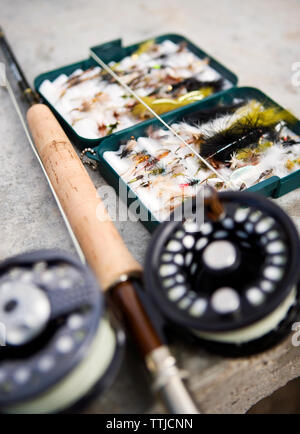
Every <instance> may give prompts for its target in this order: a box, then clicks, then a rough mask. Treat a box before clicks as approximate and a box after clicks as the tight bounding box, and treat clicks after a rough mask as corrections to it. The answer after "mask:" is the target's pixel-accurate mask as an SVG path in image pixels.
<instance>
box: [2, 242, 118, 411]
mask: <svg viewBox="0 0 300 434" xmlns="http://www.w3.org/2000/svg"><path fill="white" fill-rule="evenodd" d="M0 325H1V326H2V327H1V330H2V331H3V330H4V331H5V333H4V334H5V336H2V337H4V338H5V342H4V343H5V346H1V347H0V411H1V412H3V413H51V412H61V411H66V410H67V409H70V408H71V407H74V406H75V405H76V406H77V405H78V404H79V403H83V402H84V401H86V400H87V398H88V397H90V396H92V395H93V394H95V393H96V392H97V393H98V392H99V391H100V390H102V389H103V388H104V387H107V385H108V384H110V382H111V381H112V379H113V377H114V375H115V373H116V371H117V368H118V366H119V364H120V360H121V357H120V355H121V352H122V351H121V350H122V347H123V343H124V334H123V332H122V331H121V330H120V328H119V327H118V326H117V325H116V323H115V321H114V320H113V321H111V318H108V316H107V313H106V312H105V310H104V301H103V297H102V294H101V292H100V290H99V286H98V283H97V281H96V279H95V278H94V276H93V274H92V273H91V271H90V270H89V269H88V268H87V267H86V266H83V265H82V264H81V263H80V262H79V261H78V260H77V259H74V258H73V257H71V256H70V255H68V254H66V253H62V252H59V251H52V250H51V251H46V250H43V251H38V252H32V253H29V254H23V255H19V256H16V257H13V258H10V259H8V260H6V261H4V262H3V263H2V264H0Z"/></svg>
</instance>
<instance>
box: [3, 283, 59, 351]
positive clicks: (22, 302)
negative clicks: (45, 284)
mask: <svg viewBox="0 0 300 434" xmlns="http://www.w3.org/2000/svg"><path fill="white" fill-rule="evenodd" d="M50 312H51V306H50V302H49V300H48V297H47V296H46V295H45V294H44V293H43V292H42V291H41V290H40V289H39V288H38V287H37V286H36V285H33V284H31V283H26V282H18V281H16V282H6V283H4V284H2V286H0V318H1V321H2V323H3V324H5V328H6V345H25V344H27V343H29V342H30V341H31V340H33V339H34V338H36V337H37V336H38V335H39V334H40V333H41V332H42V331H43V330H44V329H45V327H46V325H47V323H48V321H49V319H50Z"/></svg>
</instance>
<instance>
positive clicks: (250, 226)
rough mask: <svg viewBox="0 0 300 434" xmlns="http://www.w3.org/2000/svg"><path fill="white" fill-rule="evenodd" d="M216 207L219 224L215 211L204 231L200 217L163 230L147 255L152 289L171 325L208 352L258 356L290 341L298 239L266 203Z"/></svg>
mask: <svg viewBox="0 0 300 434" xmlns="http://www.w3.org/2000/svg"><path fill="white" fill-rule="evenodd" d="M215 200H216V201H217V202H216V203H215V205H214V207H215V209H219V214H218V216H217V218H215V217H214V216H213V213H212V212H211V209H210V206H211V205H210V206H209V207H207V206H205V209H204V222H203V223H202V224H197V219H196V218H195V217H194V218H192V219H187V220H185V221H184V222H182V221H180V222H178V221H170V222H165V223H162V224H161V225H160V226H159V227H158V229H157V230H156V232H155V234H154V236H153V238H152V240H151V243H150V246H149V249H148V252H147V256H146V265H145V282H146V288H147V291H148V292H149V294H151V296H152V297H153V298H154V301H155V303H156V304H157V306H159V308H160V309H161V311H162V312H163V314H164V316H165V317H166V318H167V319H168V320H170V321H171V322H172V323H174V324H176V325H178V326H180V327H181V328H184V329H188V330H189V331H190V332H191V333H192V334H193V335H194V336H196V337H198V338H200V339H201V341H202V343H203V344H204V345H205V346H206V347H207V348H209V349H211V350H213V351H215V352H218V353H222V354H225V355H226V354H227V355H230V356H240V355H246V354H251V353H255V352H259V351H261V350H263V349H266V348H267V347H270V346H271V345H273V344H275V343H276V342H278V341H279V340H280V339H281V338H283V337H284V336H286V335H287V334H288V333H289V332H290V331H291V323H292V322H293V321H295V319H296V317H297V314H298V312H299V293H300V291H299V264H298V258H299V251H300V244H299V237H298V234H297V231H296V228H295V226H294V224H293V222H292V221H291V219H290V218H289V217H288V216H287V215H286V214H285V213H284V212H283V211H282V210H281V209H280V208H279V207H278V206H277V205H275V204H274V203H273V202H271V201H270V200H267V199H265V198H264V197H262V196H259V195H256V194H253V193H249V192H225V193H220V194H219V195H218V196H217V197H216V199H215ZM189 207H190V211H191V210H192V209H193V208H195V201H192V202H191V204H190V205H189ZM173 220H174V219H173Z"/></svg>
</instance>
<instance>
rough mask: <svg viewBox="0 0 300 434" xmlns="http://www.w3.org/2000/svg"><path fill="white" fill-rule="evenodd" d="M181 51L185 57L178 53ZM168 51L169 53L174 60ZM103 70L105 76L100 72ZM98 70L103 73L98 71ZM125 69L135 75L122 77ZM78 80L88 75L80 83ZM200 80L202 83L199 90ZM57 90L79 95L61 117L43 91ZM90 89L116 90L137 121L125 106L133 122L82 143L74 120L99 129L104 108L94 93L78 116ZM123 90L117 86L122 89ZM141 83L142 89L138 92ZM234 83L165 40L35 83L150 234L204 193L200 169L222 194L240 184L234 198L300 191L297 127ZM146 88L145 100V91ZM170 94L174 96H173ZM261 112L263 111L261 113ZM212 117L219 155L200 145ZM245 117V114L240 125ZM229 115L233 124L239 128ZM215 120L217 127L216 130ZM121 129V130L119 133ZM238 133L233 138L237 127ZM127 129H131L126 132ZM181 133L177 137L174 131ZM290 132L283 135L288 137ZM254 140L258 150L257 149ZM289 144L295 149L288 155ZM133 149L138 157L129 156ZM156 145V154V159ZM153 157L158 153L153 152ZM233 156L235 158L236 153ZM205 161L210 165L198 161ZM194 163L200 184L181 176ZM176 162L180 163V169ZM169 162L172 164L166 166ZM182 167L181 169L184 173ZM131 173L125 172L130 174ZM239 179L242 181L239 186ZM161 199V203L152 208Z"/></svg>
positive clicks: (204, 58) (118, 46)
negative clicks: (95, 108)
mask: <svg viewBox="0 0 300 434" xmlns="http://www.w3.org/2000/svg"><path fill="white" fill-rule="evenodd" d="M172 44H173V45H172ZM175 46H176V47H179V48H175ZM149 47H150V51H151V50H152V51H151V53H152V54H151V56H152V57H151V56H150V58H149V55H147V54H146V55H145V52H146V53H147V50H149ZM161 47H163V48H161ZM163 49H165V50H166V51H167V54H166V53H165V52H163V51H162V50H163ZM168 50H169V51H170V54H168ZM172 50H173V51H172ZM174 50H177V51H174ZM147 56H148V57H147ZM193 56H196V58H194V57H193ZM165 59H167V61H166V60H165ZM185 59H187V61H188V62H190V63H189V68H190V69H191V71H190V72H189V71H187V70H186V68H185V66H184V61H185ZM169 61H170V64H171V65H174V64H175V65H176V67H173V69H172V68H170V69H168V68H169V66H168V62H169ZM135 62H140V63H141V65H142V67H143V68H144V63H145V64H146V65H147V73H145V74H144V75H143V74H141V71H142V72H143V70H139V67H140V68H141V66H139V65H138V66H136V63H135ZM172 62H173V63H172ZM195 62H196V63H197V62H200V63H199V65H197V66H196V67H195V68H196V72H197V71H198V69H197V68H198V67H199V68H200V72H199V71H198V72H197V74H196V75H195V74H194V75H193V72H195V71H194V69H193V68H194V63H195ZM201 62H202V63H201ZM203 62H204V63H203ZM98 64H100V65H101V66H102V68H100V67H97V65H98ZM95 67H96V68H98V69H97V70H95V69H94V68H95ZM126 68H127V69H128V70H126V73H124V70H125V69H126ZM130 68H131V69H130ZM176 68H177V69H176ZM207 68H208V69H207ZM136 69H137V70H138V71H139V73H137V72H136ZM174 70H175V71H178V70H179V71H180V74H181V75H180V74H179V75H180V79H179V78H178V74H177V77H175V75H176V74H175V75H174ZM81 71H83V73H84V74H86V75H84V76H82V75H81V74H82V72H81ZM95 71H96V74H95ZM128 71H129V72H130V73H129V72H128ZM132 71H133V72H132ZM148 73H149V76H150V79H149V80H148V75H147V74H148ZM93 74H94V75H93ZM160 74H161V75H160ZM172 74H173V75H172ZM189 74H192V77H189V76H188V75H189ZM182 76H183V77H185V78H183V77H182ZM194 76H196V77H197V80H196V81H195V79H194ZM99 77H100V78H99ZM103 77H104V78H103ZM145 77H146V78H145ZM160 77H162V79H161V80H162V82H163V86H160V88H159V89H158V90H157V89H155V90H154V92H153V91H152V89H153V86H154V85H153V83H160V82H159V80H160ZM199 77H200V78H201V77H203V79H199ZM191 78H192V80H191ZM145 80H146V81H145ZM176 80H177V81H178V83H177V82H176ZM55 81H57V82H58V89H55V92H57V91H59V92H60V94H58V93H56V97H58V99H60V98H61V99H62V100H63V99H64V97H65V92H68V91H69V89H71V91H72V95H71V98H69V100H68V101H67V103H65V102H63V103H62V104H61V105H60V106H59V109H58V107H56V106H55V104H54V103H53V98H52V97H53V95H50V94H51V92H49V95H50V96H51V97H49V98H47V97H45V94H47V92H43V88H42V85H43V83H45V82H46V83H48V85H49V83H53V82H55ZM60 81H61V83H63V86H62V87H60V83H59V82H60ZM90 81H96V83H97V85H98V84H99V82H100V83H101V85H102V82H103V81H104V84H103V86H104V88H106V87H107V86H108V87H109V86H111V89H114V90H113V92H115V93H116V94H117V96H116V102H117V103H119V104H120V101H121V98H122V100H125V101H126V104H127V105H129V106H130V104H133V105H132V107H133V108H132V107H130V110H133V111H135V116H136V118H132V117H131V118H130V116H131V113H129V115H128V110H127V108H128V107H127V106H126V104H125V105H123V106H122V108H121V110H120V112H121V115H120V117H121V118H122V116H123V113H124V111H126V110H127V114H126V115H125V116H124V118H125V120H126V122H124V123H123V124H122V121H120V122H119V123H118V122H115V120H116V119H118V117H117V115H116V113H114V115H116V117H115V118H113V121H112V123H111V124H109V123H108V122H109V121H110V118H109V116H108V121H107V118H106V124H108V125H106V126H105V128H104V126H102V124H101V125H100V127H99V124H98V127H97V128H98V129H97V132H96V135H97V134H98V132H99V131H100V132H101V134H102V136H101V137H93V138H90V137H85V136H83V135H80V134H79V133H78V130H77V131H76V129H75V128H74V125H72V122H71V121H70V119H73V122H75V125H76V122H81V119H79V121H77V117H76V116H78V115H79V117H80V115H81V114H82V113H83V114H84V115H86V116H87V119H88V121H86V120H85V122H90V123H91V125H92V122H94V119H92V114H90V104H92V105H93V104H98V103H99V104H100V105H102V102H101V101H102V99H103V93H105V92H102V91H101V87H100V91H99V92H98V93H99V99H100V101H98V100H97V98H98V97H97V95H98V94H96V97H95V96H94V97H93V100H92V102H89V103H87V102H86V101H85V102H84V104H83V103H81V106H80V107H79V108H80V110H78V107H75V109H74V108H72V103H73V100H74V101H75V102H76V98H78V94H76V85H77V84H78V83H79V84H80V85H81V86H85V89H86V92H87V94H88V95H95V93H93V92H94V89H91V87H89V82H90ZM119 81H120V86H119V87H118V85H119ZM141 81H142V84H143V86H144V87H139V86H140V83H141ZM216 82H217V83H218V86H216V87H213V86H214V84H213V85H210V83H216ZM220 82H221V85H220ZM168 83H171V84H168ZM182 83H184V85H182ZM199 83H201V86H200V85H199ZM236 84H237V77H236V76H235V75H234V74H233V73H231V72H230V71H229V70H228V69H226V68H225V67H223V66H222V65H221V64H219V63H218V62H217V61H216V60H214V59H212V58H211V57H210V56H208V55H207V54H206V53H205V52H204V51H202V50H200V49H199V48H198V47H196V46H195V45H194V44H192V43H191V42H190V41H188V40H187V39H186V38H184V37H182V36H179V35H173V34H168V35H163V36H159V37H157V38H155V39H154V40H151V41H146V42H143V43H141V44H135V45H131V46H129V47H123V46H122V43H121V40H119V39H118V40H115V41H112V42H109V43H106V44H102V45H99V46H96V47H93V48H92V49H91V58H89V59H86V60H84V61H82V62H77V63H74V64H72V65H69V66H66V67H63V68H60V69H56V70H54V71H51V72H48V73H44V74H42V75H40V76H38V77H37V78H36V80H35V87H36V89H37V91H38V92H39V93H40V95H41V96H42V97H43V98H44V99H45V100H46V103H47V104H48V105H49V106H50V107H51V109H52V110H53V111H54V113H55V115H56V116H57V118H58V119H59V121H60V122H61V124H62V126H63V127H64V129H65V131H66V132H67V134H68V135H69V137H70V139H71V140H72V141H73V143H74V144H75V145H76V146H77V147H79V149H81V150H82V149H84V148H93V153H91V152H88V154H87V155H88V156H89V157H90V158H91V159H93V160H95V161H97V162H98V166H99V169H100V172H101V174H102V175H103V176H104V178H105V179H106V180H107V182H108V183H109V184H111V185H112V186H113V187H114V188H115V190H116V191H117V192H118V193H120V188H121V190H122V191H123V192H126V200H127V203H128V204H129V207H130V208H132V207H133V206H134V210H135V212H136V213H137V214H138V216H139V219H140V220H141V221H142V222H143V224H144V225H145V226H146V227H147V228H148V229H149V230H152V229H153V228H154V227H155V226H156V225H157V224H158V223H159V222H160V221H162V220H164V219H165V218H167V215H168V213H169V211H172V209H173V208H174V207H175V205H178V204H179V203H180V202H182V201H183V200H184V199H186V198H187V197H189V196H192V195H194V194H196V192H197V191H196V190H197V188H198V187H197V185H199V186H200V185H201V184H202V183H203V179H204V178H203V176H202V179H201V176H198V175H197V173H198V172H199V170H200V172H201V171H202V172H203V170H207V178H206V179H204V181H205V182H206V183H209V184H210V185H213V186H215V187H217V189H221V190H222V189H224V182H225V183H226V179H228V178H229V179H230V180H231V181H232V182H233V181H234V183H235V187H234V188H235V189H240V190H243V189H247V190H251V191H256V192H259V193H261V194H263V195H265V196H272V197H279V196H282V195H283V194H286V193H288V192H289V191H291V190H294V189H296V188H298V187H299V186H300V176H299V173H300V172H299V170H297V169H298V165H299V164H300V159H299V158H298V157H297V156H296V157H295V152H296V151H295V150H297V148H296V147H297V145H298V143H299V138H298V139H296V140H295V139H294V137H290V135H294V134H295V135H297V136H299V135H300V122H299V121H298V120H297V119H296V118H294V117H293V116H292V115H291V114H289V113H288V112H286V111H285V110H284V109H283V108H282V107H280V106H279V105H278V104H277V103H275V102H274V101H272V100H271V99H270V98H269V97H267V96H266V95H265V94H264V93H263V92H261V91H260V90H258V89H254V88H249V87H243V88H238V87H236ZM50 86H51V84H50ZM147 86H148V88H147ZM151 86H152V87H151ZM197 86H200V89H198V90H195V88H197ZM154 87H155V86H154ZM145 88H146V90H147V92H144V91H145ZM169 88H170V89H171V91H169V90H168V89H169ZM178 89H179V90H178ZM203 89H204V91H203ZM207 89H208V90H209V91H207ZM46 90H47V89H46ZM50 90H51V89H50ZM120 92H123V93H121V94H120ZM201 92H202V93H201ZM60 95H62V96H60ZM120 95H121V96H120ZM153 95H154V96H153ZM132 100H133V102H132ZM89 101H91V100H89ZM127 101H129V103H127ZM70 102H71V103H70ZM106 103H107V101H106V100H104V99H103V107H107V113H110V110H111V106H110V105H109V104H108V105H107V106H106V105H105V104H106ZM121 103H122V101H121ZM59 104H60V103H59ZM64 104H65V105H64ZM70 104H71V105H70ZM122 104H123V103H122ZM243 104H244V105H243ZM112 106H113V104H112ZM262 107H264V109H263V110H262ZM66 108H67V109H70V113H72V116H73V113H74V112H75V114H74V116H73V117H71V118H68V117H67V116H64V115H63V113H62V112H63V110H66ZM149 109H150V110H149ZM233 109H234V110H233ZM151 110H152V116H151ZM242 110H244V111H242ZM245 110H246V112H245ZM219 111H220V113H221V112H222V113H223V115H222V117H220V119H221V121H222V122H223V124H222V123H221V124H220V122H221V121H219V120H218V119H217V118H218V116H219V115H218V113H219ZM208 113H210V114H211V118H209V117H208V118H207V122H208V120H209V122H208V123H206V124H205V125H208V127H209V128H216V133H217V134H216V135H215V137H213V138H212V137H209V138H208V140H207V142H208V143H210V148H208V149H214V150H215V148H216V151H215V152H214V153H212V152H211V151H209V152H208V153H207V146H206V147H205V144H203V143H202V142H204V140H203V137H204V136H205V135H207V134H209V133H208V132H207V128H206V130H204V132H203V131H202V130H200V129H199V128H198V127H199V125H198V124H199V119H202V118H203V119H204V118H206V117H207V114H208ZM241 113H243V117H242V116H241ZM245 113H246V115H245ZM253 113H254V114H253ZM137 114H138V116H137ZM229 114H230V116H234V119H235V121H234V122H233V121H232V120H231V118H230V117H229ZM105 115H106V113H105V114H104V116H105ZM153 115H154V117H153ZM126 116H127V117H126ZM139 116H140V118H139ZM270 116H273V117H274V119H275V118H276V119H277V120H276V128H275V124H274V125H272V128H271V129H270V128H269V123H270V122H271V121H270ZM155 117H157V119H155ZM281 117H282V119H281ZM203 119H202V120H203ZM232 119H233V118H232ZM217 121H218V122H219V123H218V124H216V122H217ZM130 122H131V125H130V126H128V125H127V124H128V123H130ZM188 122H190V124H189V127H188V128H187V127H186V128H185V129H184V128H183V127H182V126H183V125H185V124H187V123H188ZM272 122H273V121H272ZM117 123H118V128H116V124H117ZM233 124H234V131H233V128H231V127H232V125H233ZM122 125H124V126H125V127H124V128H121V127H122ZM174 125H175V129H176V130H174V128H173V126H174ZM108 127H109V128H108ZM273 127H274V128H273ZM98 130H99V131H98ZM279 130H280V131H279ZM283 130H284V131H285V136H283V135H282V133H281V131H283ZM224 131H225V134H224ZM99 134H100V133H99ZM280 134H281V136H280ZM168 135H169V136H168ZM275 136H276V137H277V138H276V139H275ZM279 136H280V140H281V142H282V143H281V142H280V146H275V145H274V146H273V144H274V143H275V144H276V143H277V142H276V140H279ZM195 137H196V139H195ZM205 137H206V136H205ZM213 139H214V140H213ZM166 140H167V141H169V142H170V141H172V142H174V144H176V143H177V145H178V149H179V148H180V147H182V146H183V147H184V146H185V148H184V155H183V156H181V157H178V158H177V156H176V158H175V154H176V152H179V153H180V152H181V150H180V149H179V151H177V150H175V154H174V152H173V151H174V147H173V149H171V148H172V146H173V145H172V146H169V148H168V147H164V146H161V148H164V151H162V149H158V148H157V143H158V144H159V143H163V142H164V141H166ZM249 140H250V141H251V140H253V141H257V142H258V145H257V147H256V148H255V149H254V148H253V147H252V142H251V143H250V142H249ZM155 141H156V142H155ZM154 142H155V143H154ZM181 142H182V143H181ZM227 142H228V144H227ZM191 143H192V144H195V143H196V144H197V146H198V147H199V150H198V147H197V149H196V151H195V152H194V153H193V148H192V145H191ZM224 143H226V145H225V146H223V147H221V151H222V152H221V153H220V150H218V148H217V147H216V146H219V145H220V146H221V144H224ZM289 145H291V147H290V148H289V147H288V146H289ZM292 145H293V146H292ZM135 146H136V148H134V149H131V148H132V147H135ZM149 146H150V148H151V151H149V149H150V148H149ZM174 146H175V145H174ZM220 146H219V147H220ZM158 147H159V146H158ZM230 147H232V148H230ZM154 148H155V152H154V151H153V150H154ZM227 148H228V149H227ZM147 149H148V150H147ZM166 149H167V150H166ZM232 149H234V152H231V150H232ZM171 150H172V152H173V154H174V155H173V154H172V152H171ZM197 150H198V151H199V152H197ZM152 151H153V152H154V154H155V156H154V154H152ZM265 152H267V153H268V154H266V155H268V156H269V159H272V160H274V162H273V163H274V164H275V166H276V164H277V163H276V161H277V160H278V161H279V162H280V161H282V162H283V163H282V165H281V166H282V167H280V168H279V169H278V171H276V170H273V168H272V167H271V166H270V164H269V163H268V164H266V158H264V160H263V157H262V156H264V155H265ZM168 154H169V155H168ZM171 154H172V155H173V157H174V158H173V157H172V158H173V160H172V159H171ZM200 154H201V155H200ZM229 154H230V155H229ZM202 155H204V158H203V157H201V156H202ZM196 157H199V158H200V160H199V161H198V160H197V161H198V163H199V167H200V169H198V170H197V171H196V175H197V176H187V174H186V173H183V172H182V171H180V170H181V169H180V168H181V167H183V166H184V167H185V169H187V170H188V169H191V168H192V169H193V170H192V169H191V170H192V171H193V173H195V170H194V169H196V168H197V167H196V166H195V164H196V163H195V160H196ZM163 158H164V160H163V161H162V159H163ZM130 159H131V160H132V161H131V163H132V165H131V166H130V165H127V166H128V167H127V166H126V164H127V163H128V161H126V160H130ZM176 159H178V160H180V159H181V161H180V163H178V162H177V161H176ZM117 160H118V161H117ZM203 160H205V161H203ZM164 161H167V163H165V164H164ZM182 162H183V163H184V165H182V164H181V163H182ZM206 162H208V167H204V168H203V163H205V164H206ZM125 163H126V164H125ZM205 164H204V166H205ZM274 164H273V165H274ZM170 165H171V166H170ZM229 165H230V170H231V171H230V170H229ZM117 166H118V167H117ZM125 166H126V170H125V169H124V167H125ZM223 166H224V167H223ZM169 167H172V170H173V168H175V169H174V171H170V170H169ZM276 167H277V166H276ZM299 167H300V166H299ZM120 168H121V169H120ZM119 169H120V170H119ZM233 169H234V170H233ZM122 171H123V173H122ZM200 172H199V173H200ZM202 172H201V173H202ZM277 172H279V173H277ZM203 173H204V172H203ZM173 179H176V183H177V185H176V188H177V191H176V192H174V194H173V196H172V198H171V199H170V201H169V198H168V200H167V199H165V197H166V194H168V195H169V194H170V192H172V191H173V185H172V183H170V182H169V181H170V180H173ZM240 179H241V180H245V182H240V181H239V180H240ZM231 181H230V182H231ZM172 182H173V181H172ZM229 185H231V184H229ZM237 186H238V187H237ZM226 188H227V187H226ZM147 189H151V191H155V192H156V195H157V197H156V198H154V197H152V196H151V195H150V196H149V195H148V196H149V197H148V196H147V194H148V193H147ZM178 191H179V193H178ZM121 196H122V194H121ZM157 198H159V200H158V202H157V204H155V201H156V199H157ZM168 201H169V202H170V203H169V202H168ZM165 203H168V205H170V208H168V210H167V211H168V212H164V211H165V210H161V205H162V204H163V206H164V204H165ZM155 206H156V210H155ZM158 211H159V212H158Z"/></svg>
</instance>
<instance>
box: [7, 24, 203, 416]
mask: <svg viewBox="0 0 300 434" xmlns="http://www.w3.org/2000/svg"><path fill="white" fill-rule="evenodd" d="M0 45H1V47H2V49H3V52H4V54H5V56H6V59H7V61H8V63H9V65H10V66H11V67H12V69H13V71H14V75H15V77H16V79H17V82H18V85H19V87H20V89H21V92H22V94H23V95H24V96H25V97H26V100H27V103H29V105H30V106H31V107H30V108H29V110H28V112H27V122H28V125H29V130H30V131H31V134H32V137H33V141H34V143H35V148H34V149H36V150H37V152H38V158H39V159H40V163H41V165H42V167H43V169H44V171H45V173H46V175H47V177H48V181H49V183H50V186H51V187H52V189H53V191H54V195H55V198H56V200H57V202H58V204H59V206H60V208H61V210H62V211H63V213H64V214H65V216H66V220H67V224H68V225H69V227H71V228H72V232H73V233H74V235H75V237H76V240H77V241H78V243H79V245H80V247H81V249H82V251H83V253H84V256H85V258H86V260H87V262H88V264H89V265H90V266H91V268H92V270H93V271H94V273H95V275H96V277H97V279H98V281H99V283H100V285H101V288H102V289H103V290H104V291H105V292H106V293H109V295H110V299H111V300H112V302H113V304H114V305H116V306H117V307H118V308H119V310H120V311H121V312H122V313H123V315H124V319H125V322H126V324H127V326H128V328H129V330H130V331H131V333H132V335H133V337H134V338H135V341H136V343H137V345H138V347H139V349H140V352H141V354H142V356H143V358H144V360H145V362H146V366H147V367H148V370H149V371H150V372H151V374H152V376H153V379H154V386H155V388H156V389H157V390H158V391H159V392H160V395H161V396H162V398H163V400H164V402H165V403H166V406H167V407H168V409H169V411H170V412H172V413H198V410H197V408H196V406H195V404H194V402H193V400H192V398H191V396H190V395H189V393H188V391H187V389H186V387H185V385H184V383H183V381H182V372H181V371H180V370H179V369H178V368H177V366H176V360H175V359H174V357H173V356H172V355H171V353H170V351H169V349H168V347H167V346H166V345H165V344H164V343H163V342H162V339H161V338H160V336H159V334H158V332H157V331H156V329H155V327H154V325H153V323H152V321H151V319H150V317H149V315H148V314H147V313H146V310H145V309H144V307H143V305H142V302H141V300H140V296H139V292H140V291H141V289H140V288H141V287H142V283H141V273H142V270H141V267H140V265H139V264H138V263H137V262H136V260H135V259H134V258H133V257H132V255H131V254H130V253H129V251H128V249H127V247H126V246H125V244H124V242H123V240H122V239H121V237H120V235H119V233H118V231H117V229H116V228H115V226H114V224H113V223H112V221H111V220H110V217H109V215H108V213H107V211H106V209H105V207H104V205H103V203H102V202H101V199H100V197H99V196H98V195H97V192H96V189H95V187H94V185H93V183H92V181H91V179H90V177H89V175H88V173H87V171H86V170H85V168H84V166H83V164H82V162H81V161H80V159H79V157H78V156H77V154H76V152H75V150H74V148H73V146H72V144H71V143H70V141H69V139H68V137H67V136H66V134H65V133H64V131H63V129H62V128H61V126H60V125H59V123H58V121H57V120H56V118H55V117H54V115H53V114H52V112H51V110H50V109H49V108H48V107H47V106H46V105H44V104H42V103H40V101H38V98H37V97H36V95H35V92H34V91H33V90H32V89H31V87H30V85H29V84H28V82H27V80H26V78H25V75H24V73H23V72H22V69H21V67H20V65H19V64H18V63H17V61H16V58H15V56H14V55H13V53H12V50H11V48H10V47H9V45H8V43H7V41H6V39H5V37H4V34H3V32H1V31H0ZM7 88H8V91H9V93H10V96H11V98H12V101H13V103H14V105H15V108H16V110H17V112H18V114H19V116H20V120H21V122H22V125H23V127H24V129H25V132H26V134H27V137H28V139H29V141H30V142H31V139H30V135H29V133H28V130H27V126H26V122H25V121H24V119H23V117H22V114H21V111H20V109H19V106H18V103H17V101H16V98H15V97H14V94H13V92H12V90H11V87H10V85H9V83H7ZM28 95H30V97H28ZM31 144H32V146H33V147H34V144H33V143H32V142H31Z"/></svg>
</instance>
